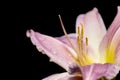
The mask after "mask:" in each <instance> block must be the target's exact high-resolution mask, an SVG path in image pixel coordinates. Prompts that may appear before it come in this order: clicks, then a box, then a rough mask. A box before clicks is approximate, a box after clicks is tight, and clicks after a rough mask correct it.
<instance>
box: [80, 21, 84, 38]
mask: <svg viewBox="0 0 120 80" xmlns="http://www.w3.org/2000/svg"><path fill="white" fill-rule="evenodd" d="M80 25H81V27H82V30H81V37H82V38H83V37H84V26H83V24H82V23H81V24H80Z"/></svg>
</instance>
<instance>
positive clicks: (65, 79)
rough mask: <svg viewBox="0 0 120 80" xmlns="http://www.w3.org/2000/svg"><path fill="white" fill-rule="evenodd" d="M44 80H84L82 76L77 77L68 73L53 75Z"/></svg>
mask: <svg viewBox="0 0 120 80" xmlns="http://www.w3.org/2000/svg"><path fill="white" fill-rule="evenodd" d="M42 80H82V78H81V77H80V76H77V75H69V74H68V73H65V72H64V73H60V74H53V75H51V76H49V77H47V78H44V79H42Z"/></svg>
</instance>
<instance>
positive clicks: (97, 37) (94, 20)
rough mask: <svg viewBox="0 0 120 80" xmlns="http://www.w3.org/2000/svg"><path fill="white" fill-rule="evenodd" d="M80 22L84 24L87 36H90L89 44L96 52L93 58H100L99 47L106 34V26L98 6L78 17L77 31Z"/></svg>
mask: <svg viewBox="0 0 120 80" xmlns="http://www.w3.org/2000/svg"><path fill="white" fill-rule="evenodd" d="M80 24H83V25H84V31H85V32H84V33H85V37H88V41H89V45H90V46H91V47H92V48H93V50H94V51H95V53H96V55H95V56H94V57H93V58H96V59H99V55H98V54H99V51H98V50H99V49H98V48H99V44H100V42H101V40H102V38H103V37H104V35H105V34H106V28H105V25H104V22H103V20H102V18H101V15H100V14H99V12H98V10H97V8H94V9H93V10H91V11H89V12H88V13H86V14H81V15H79V16H78V17H77V20H76V31H77V28H78V26H80ZM97 63H98V62H97Z"/></svg>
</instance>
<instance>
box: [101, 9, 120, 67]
mask: <svg viewBox="0 0 120 80" xmlns="http://www.w3.org/2000/svg"><path fill="white" fill-rule="evenodd" d="M119 50H120V7H118V12H117V15H116V17H115V19H114V20H113V22H112V24H111V25H110V27H109V29H108V32H107V34H106V35H105V37H104V38H103V40H102V42H101V45H100V52H101V53H102V56H103V57H104V56H105V57H104V58H103V59H106V60H105V61H106V62H109V63H113V62H115V63H117V65H119V66H120V61H118V60H119V59H118V58H120V51H119Z"/></svg>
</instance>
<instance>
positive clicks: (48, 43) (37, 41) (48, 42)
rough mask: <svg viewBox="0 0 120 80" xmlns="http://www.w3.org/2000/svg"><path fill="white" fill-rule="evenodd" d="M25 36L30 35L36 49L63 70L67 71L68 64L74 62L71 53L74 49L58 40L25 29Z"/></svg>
mask: <svg viewBox="0 0 120 80" xmlns="http://www.w3.org/2000/svg"><path fill="white" fill-rule="evenodd" d="M27 36H28V37H30V39H31V41H32V43H33V44H34V45H35V46H36V48H37V49H38V51H40V52H42V53H44V54H46V55H47V56H48V57H50V60H51V61H53V62H55V63H57V64H58V65H60V66H61V67H63V68H64V69H65V70H67V71H68V70H69V66H70V65H72V63H74V57H73V54H72V53H75V52H74V50H73V49H71V48H70V47H68V46H67V45H65V44H63V43H62V42H60V41H59V40H57V39H55V38H52V37H50V36H47V35H43V34H40V33H38V32H34V31H33V30H29V31H27Z"/></svg>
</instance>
